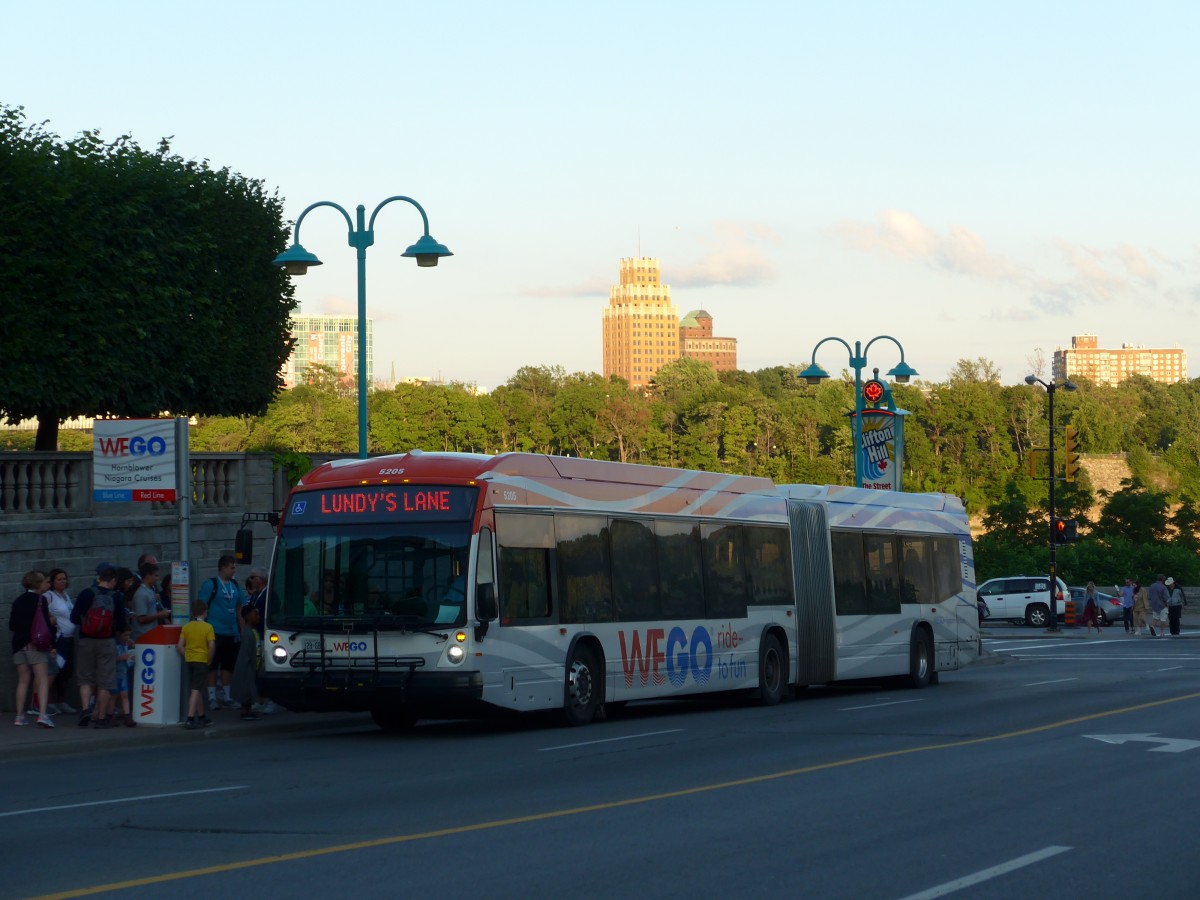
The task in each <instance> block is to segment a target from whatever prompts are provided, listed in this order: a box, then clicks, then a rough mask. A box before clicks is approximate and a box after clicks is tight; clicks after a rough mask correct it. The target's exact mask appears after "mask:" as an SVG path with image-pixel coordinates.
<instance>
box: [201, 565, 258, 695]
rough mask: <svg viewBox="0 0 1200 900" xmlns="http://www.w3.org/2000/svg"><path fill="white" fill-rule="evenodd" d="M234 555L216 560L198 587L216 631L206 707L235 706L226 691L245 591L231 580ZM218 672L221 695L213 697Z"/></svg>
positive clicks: (229, 685) (239, 633)
mask: <svg viewBox="0 0 1200 900" xmlns="http://www.w3.org/2000/svg"><path fill="white" fill-rule="evenodd" d="M236 572H237V558H236V557H233V556H230V555H228V554H226V555H225V556H222V557H221V558H220V559H219V560H217V575H216V577H215V578H210V579H208V580H207V581H205V582H204V584H202V585H201V586H200V594H199V599H200V600H203V601H204V602H205V603H207V604H208V624H209V625H211V626H212V628H213V632H214V633H215V634H216V652H215V653H214V654H213V658H212V662H211V663H210V664H209V667H208V706H209V708H210V709H221V708H225V709H238V708H240V706H241V704H239V703H237V702H236V701H235V700H234V699H233V697H232V696H231V694H230V690H231V689H232V688H233V669H234V666H235V665H237V658H238V649H239V646H240V644H241V640H242V627H243V625H244V624H245V623H244V622H243V620H242V608H243V607H244V606H245V605H246V600H247V599H248V598H247V597H246V592H245V591H243V590H242V586H241V585H240V584H238V583H237V581H236V580H235V579H234V577H233V576H234V574H235V573H236ZM218 671H219V672H220V673H221V687H222V690H221V696H220V697H219V698H218V697H217V672H218Z"/></svg>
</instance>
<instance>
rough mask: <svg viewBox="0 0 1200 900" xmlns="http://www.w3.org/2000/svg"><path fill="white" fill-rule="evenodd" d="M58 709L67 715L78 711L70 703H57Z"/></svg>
mask: <svg viewBox="0 0 1200 900" xmlns="http://www.w3.org/2000/svg"><path fill="white" fill-rule="evenodd" d="M58 711H59V712H60V713H62V714H63V715H67V716H73V715H75V713H77V712H79V710H77V709H76V708H75V707H73V706H72V705H71V704H70V703H60V704H58Z"/></svg>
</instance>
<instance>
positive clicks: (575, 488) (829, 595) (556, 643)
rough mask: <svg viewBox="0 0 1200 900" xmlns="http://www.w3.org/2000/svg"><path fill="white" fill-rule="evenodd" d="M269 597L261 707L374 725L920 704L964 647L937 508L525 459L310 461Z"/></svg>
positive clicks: (960, 519)
mask: <svg viewBox="0 0 1200 900" xmlns="http://www.w3.org/2000/svg"><path fill="white" fill-rule="evenodd" d="M269 597H270V599H269V602H268V607H267V616H266V623H265V625H266V638H267V643H266V646H265V650H264V654H263V670H262V672H261V673H260V677H261V684H262V688H263V692H264V693H265V694H266V695H267V696H269V697H271V698H272V699H274V700H275V701H276V702H277V703H281V704H283V705H284V706H286V707H288V708H290V709H298V710H300V709H302V710H312V709H339V710H369V711H370V712H371V714H372V716H373V717H374V719H375V721H376V722H377V723H378V724H379V725H380V726H381V727H384V728H387V729H400V728H405V727H408V726H410V725H411V724H413V723H414V722H415V721H417V720H418V719H420V718H447V717H458V716H461V715H464V714H470V713H472V712H474V711H478V710H480V709H483V708H493V709H494V708H502V709H509V710H518V711H525V710H547V709H549V710H560V711H561V713H562V716H563V718H564V719H565V721H567V722H568V723H570V724H574V725H582V724H586V723H587V722H590V721H591V720H592V719H593V718H595V717H596V716H597V715H598V714H599V713H600V712H601V710H602V709H604V708H605V707H606V706H609V707H612V706H615V705H619V704H623V703H625V702H627V701H632V700H644V699H651V698H670V697H678V696H683V695H688V694H698V693H704V692H710V691H729V690H745V691H747V692H749V693H751V694H752V695H754V696H755V697H757V698H758V699H759V700H760V701H761V702H762V703H764V704H774V703H778V702H779V701H780V700H782V699H783V698H784V697H785V696H786V695H787V694H788V693H789V692H790V691H791V690H792V689H795V688H798V687H802V686H806V685H809V684H821V683H827V682H832V681H838V680H844V679H857V678H875V677H880V676H900V677H903V678H905V679H907V680H908V681H909V682H910V683H911V684H913V685H914V686H918V687H920V686H924V685H926V684H929V683H930V682H934V681H936V680H937V677H938V673H939V672H941V671H945V670H950V669H956V668H958V667H959V666H961V665H963V664H966V663H967V662H970V661H971V660H973V659H974V658H975V657H976V656H977V654H978V652H979V634H978V627H977V625H978V622H977V612H976V605H975V572H974V564H973V559H972V555H971V541H970V534H969V532H968V529H967V519H966V515H965V513H964V510H963V507H962V504H961V503H960V502H959V501H958V500H957V499H956V498H954V497H951V496H947V495H942V494H905V493H897V492H890V491H871V490H862V489H859V488H848V487H832V486H812V485H779V486H777V485H775V484H773V483H772V482H771V481H769V480H767V479H763V478H752V477H746V476H738V475H725V474H720V473H713V472H698V471H686V470H677V469H667V468H661V467H657V466H643V465H635V464H627V463H612V462H603V461H597V460H582V459H571V458H562V457H552V456H545V455H540V454H529V453H505V454H500V455H497V456H483V455H476V454H456V453H423V452H421V451H418V450H414V451H411V452H409V453H406V454H401V455H396V456H382V457H374V458H370V459H365V460H357V459H356V460H340V461H336V462H332V463H328V464H326V465H323V466H320V467H319V468H317V469H315V470H313V471H312V472H311V473H309V474H308V475H306V476H305V477H304V478H303V480H302V481H301V483H300V484H298V485H297V486H296V488H295V489H294V490H293V491H292V493H291V495H290V497H289V499H288V501H287V505H286V507H285V509H284V510H283V515H282V517H281V520H280V523H279V528H278V536H277V539H276V546H275V551H274V558H273V561H272V566H271V577H270V588H269Z"/></svg>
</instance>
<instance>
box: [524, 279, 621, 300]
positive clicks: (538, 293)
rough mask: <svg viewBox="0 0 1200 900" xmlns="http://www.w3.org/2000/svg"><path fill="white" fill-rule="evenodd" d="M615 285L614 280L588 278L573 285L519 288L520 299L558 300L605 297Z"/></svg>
mask: <svg viewBox="0 0 1200 900" xmlns="http://www.w3.org/2000/svg"><path fill="white" fill-rule="evenodd" d="M615 283H616V278H615V277H612V278H608V279H605V278H603V277H596V278H590V279H588V280H586V281H578V282H576V283H575V284H562V285H557V286H553V285H551V286H547V287H531V288H521V290H520V294H521V296H522V297H534V298H538V299H550V300H560V299H562V298H564V297H607V296H608V294H609V288H610V287H611V286H612V285H613V284H615Z"/></svg>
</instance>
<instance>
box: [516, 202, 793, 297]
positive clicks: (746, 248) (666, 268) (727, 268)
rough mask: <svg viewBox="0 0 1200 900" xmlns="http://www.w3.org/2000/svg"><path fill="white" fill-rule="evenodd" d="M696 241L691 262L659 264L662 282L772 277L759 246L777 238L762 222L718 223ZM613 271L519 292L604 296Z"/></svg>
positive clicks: (744, 281)
mask: <svg viewBox="0 0 1200 900" xmlns="http://www.w3.org/2000/svg"><path fill="white" fill-rule="evenodd" d="M699 243H700V244H701V245H703V246H704V247H705V248H706V249H705V250H704V252H703V253H702V255H701V256H700V258H699V259H698V260H696V261H695V262H693V263H691V264H684V265H678V266H677V265H672V264H670V263H666V264H664V265H663V267H662V280H663V283H664V284H668V285H670V286H671V287H672V288H677V287H689V288H697V287H709V286H711V285H716V284H722V285H743V286H746V285H755V284H761V283H763V282H765V281H770V280H771V279H772V278H774V277H775V267H774V266H773V265H772V264H771V261H770V259H769V258H768V257H767V255H766V254H765V253H764V252H763V250H762V249H761V247H762V245H763V244H778V243H779V237H778V235H776V234H775V232H773V231H772V230H771V229H770V228H769V227H768V226H766V225H762V224H758V223H740V222H728V221H722V222H718V223H717V224H716V225H715V226H713V229H712V232H711V233H708V234H706V235H704V236H702V237H701V238H700V239H699ZM660 262H661V261H660ZM617 272H618V270H617V269H616V268H614V269H613V270H612V274H611V275H609V276H597V277H595V278H590V279H586V280H584V281H579V282H576V283H574V284H564V285H549V286H545V287H528V288H522V289H521V291H520V293H521V295H522V296H524V297H534V298H550V299H563V298H575V297H580V298H592V297H607V296H609V291H610V288H611V287H612V286H613V285H614V284H616V283H617V278H618V274H617Z"/></svg>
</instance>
